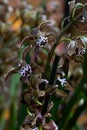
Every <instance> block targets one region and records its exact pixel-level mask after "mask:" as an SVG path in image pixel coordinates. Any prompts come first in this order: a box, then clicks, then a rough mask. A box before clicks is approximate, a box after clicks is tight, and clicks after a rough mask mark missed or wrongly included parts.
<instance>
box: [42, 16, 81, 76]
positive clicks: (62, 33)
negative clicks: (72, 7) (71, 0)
mask: <svg viewBox="0 0 87 130" xmlns="http://www.w3.org/2000/svg"><path fill="white" fill-rule="evenodd" d="M81 16H82V14H80V15H78V16H76V17H75V18H73V21H70V22H69V24H67V25H66V26H65V28H63V29H62V30H61V32H60V34H59V36H58V38H57V40H56V42H55V43H54V44H53V46H52V48H51V50H50V52H49V54H48V59H47V63H46V67H45V72H44V76H45V78H47V77H48V72H49V69H50V62H51V59H52V56H53V54H54V51H55V48H56V47H57V45H58V44H59V43H60V39H61V38H62V36H63V35H64V33H65V32H66V31H67V30H68V29H69V28H70V26H71V25H72V24H74V23H75V22H76V21H77V20H78V19H80V18H81Z"/></svg>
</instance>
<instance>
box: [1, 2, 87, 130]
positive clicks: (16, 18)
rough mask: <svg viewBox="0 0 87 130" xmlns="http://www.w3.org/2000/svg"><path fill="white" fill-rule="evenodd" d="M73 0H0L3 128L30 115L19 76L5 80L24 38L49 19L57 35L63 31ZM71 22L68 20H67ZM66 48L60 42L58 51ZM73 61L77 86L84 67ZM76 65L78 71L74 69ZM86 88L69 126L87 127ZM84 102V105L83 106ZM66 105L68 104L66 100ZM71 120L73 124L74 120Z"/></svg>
mask: <svg viewBox="0 0 87 130" xmlns="http://www.w3.org/2000/svg"><path fill="white" fill-rule="evenodd" d="M69 1H70V0H0V130H13V129H14V126H15V124H16V128H15V129H16V130H18V129H19V126H20V125H21V124H22V122H23V120H24V117H25V115H26V108H25V106H23V105H22V106H20V104H19V99H20V95H21V91H22V90H21V89H22V88H21V84H20V83H19V76H13V77H12V78H11V79H10V80H9V81H8V82H7V84H6V83H5V82H4V77H5V76H6V74H7V73H8V72H9V71H10V70H11V69H12V67H13V64H14V62H15V60H17V58H18V57H20V52H19V46H20V42H21V40H22V39H23V38H24V37H25V36H27V35H29V31H30V30H31V29H32V28H35V27H37V26H38V25H40V24H41V23H42V22H46V21H52V22H53V25H52V30H53V31H54V33H55V34H56V36H58V34H59V33H60V31H61V22H62V20H63V18H64V17H67V16H68V15H69V6H68V2H69ZM79 2H83V3H85V2H86V1H85V0H83V1H82V0H79ZM67 23H68V21H67V22H66V23H65V24H67ZM82 29H83V31H82V33H81V34H82V35H86V36H87V30H86V29H87V26H86V28H85V30H86V31H85V30H84V27H83V28H82ZM74 31H75V30H73V29H72V28H71V32H73V33H72V34H73V35H74ZM76 31H79V27H78V28H76ZM65 49H66V46H65V45H64V43H62V44H61V45H59V46H58V48H57V49H56V52H57V53H58V54H59V55H61V54H62V52H63V51H64V50H65ZM70 65H71V66H70V67H71V73H72V75H73V76H74V78H72V85H73V86H74V87H73V89H75V88H76V85H77V84H78V83H77V82H76V81H75V80H74V79H75V78H77V79H80V78H82V68H81V67H80V65H79V67H78V68H79V70H77V66H78V65H77V64H75V63H72V62H71V63H70ZM75 69H76V73H74V70H75ZM77 79H76V80H77ZM86 86H87V84H86ZM86 89H87V87H86ZM73 91H74V90H73ZM84 91H85V90H84ZM85 92H86V93H85V94H84V93H80V94H79V96H78V98H77V100H76V102H75V104H74V106H73V108H72V111H71V113H70V116H69V118H70V117H72V115H73V113H74V114H79V117H78V118H77V117H76V116H75V117H74V118H75V119H76V123H75V126H74V127H73V126H72V128H69V130H70V129H73V130H87V109H86V107H87V104H86V106H85V105H83V104H84V100H87V95H86V94H87V90H86V91H85ZM71 95H72V93H71ZM71 95H70V96H71ZM64 101H65V103H66V104H67V102H68V98H66V99H65V100H62V101H61V102H63V103H64ZM61 104H62V103H61ZM81 104H82V105H83V107H81ZM62 105H63V107H64V105H65V104H62ZM62 105H60V107H59V112H58V114H59V115H58V116H59V117H58V118H59V119H60V117H61V106H62ZM83 108H84V109H83ZM79 110H82V111H79ZM18 112H19V115H18ZM12 113H13V114H12ZM20 117H21V118H20ZM74 118H73V119H74ZM70 119H71V118H70ZM71 121H73V120H71ZM70 123H71V124H72V122H70ZM63 130H64V129H63ZM65 130H68V129H65Z"/></svg>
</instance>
